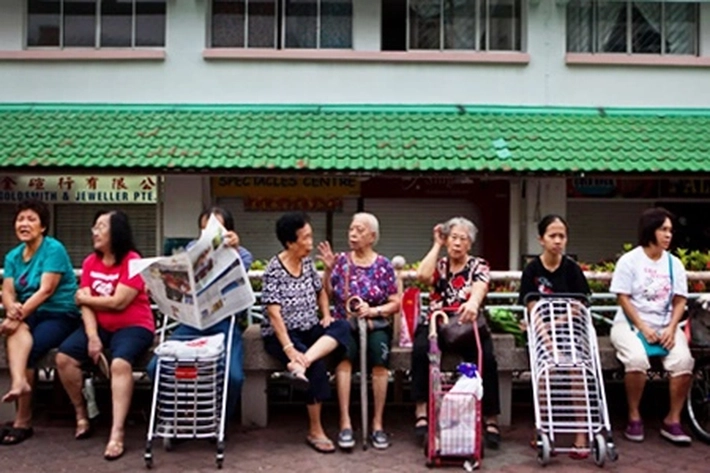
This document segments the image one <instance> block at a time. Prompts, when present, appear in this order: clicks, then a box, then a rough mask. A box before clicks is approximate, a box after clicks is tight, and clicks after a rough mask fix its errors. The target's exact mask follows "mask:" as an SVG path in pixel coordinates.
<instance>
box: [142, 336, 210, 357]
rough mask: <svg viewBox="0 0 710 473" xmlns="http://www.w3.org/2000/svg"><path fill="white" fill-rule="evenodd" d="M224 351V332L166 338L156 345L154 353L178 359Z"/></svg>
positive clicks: (208, 355)
mask: <svg viewBox="0 0 710 473" xmlns="http://www.w3.org/2000/svg"><path fill="white" fill-rule="evenodd" d="M223 351H224V334H223V333H218V334H217V335H211V336H209V337H199V338H193V339H192V340H167V341H164V342H163V343H161V344H160V345H158V347H157V348H156V349H155V354H156V355H158V356H159V357H161V358H163V357H169V358H177V359H178V360H180V359H192V358H198V359H199V358H209V357H214V356H218V355H221V354H222V352H223Z"/></svg>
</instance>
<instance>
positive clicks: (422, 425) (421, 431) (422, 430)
mask: <svg viewBox="0 0 710 473" xmlns="http://www.w3.org/2000/svg"><path fill="white" fill-rule="evenodd" d="M428 433H429V418H428V417H427V416H417V419H416V421H415V423H414V435H416V436H417V438H424V437H425V436H426V434H428Z"/></svg>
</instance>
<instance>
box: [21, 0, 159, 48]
mask: <svg viewBox="0 0 710 473" xmlns="http://www.w3.org/2000/svg"><path fill="white" fill-rule="evenodd" d="M30 1H31V0H27V1H26V2H25V8H24V25H23V26H24V38H23V39H24V49H25V50H50V51H54V50H59V51H67V50H69V51H71V50H79V49H86V48H90V49H96V50H103V51H111V50H120V49H124V50H125V49H131V50H143V49H165V43H166V40H167V38H166V36H167V17H168V0H162V1H163V3H164V4H165V15H164V20H165V32H166V33H165V37H163V45H162V46H136V10H137V2H138V0H130V1H131V45H130V46H101V4H102V2H103V0H94V4H95V5H96V15H95V16H96V20H95V25H94V44H93V46H65V45H64V3H65V1H67V0H58V1H59V44H58V45H57V46H31V45H30V44H29V35H30V31H29V22H30V11H29V10H30ZM158 1H161V0H158Z"/></svg>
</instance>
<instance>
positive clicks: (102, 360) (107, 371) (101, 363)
mask: <svg viewBox="0 0 710 473" xmlns="http://www.w3.org/2000/svg"><path fill="white" fill-rule="evenodd" d="M96 365H97V366H98V367H99V371H100V372H101V374H102V375H103V376H104V378H106V379H108V380H110V379H111V365H110V364H109V362H108V360H107V359H106V355H104V354H103V353H99V357H98V358H97V360H96Z"/></svg>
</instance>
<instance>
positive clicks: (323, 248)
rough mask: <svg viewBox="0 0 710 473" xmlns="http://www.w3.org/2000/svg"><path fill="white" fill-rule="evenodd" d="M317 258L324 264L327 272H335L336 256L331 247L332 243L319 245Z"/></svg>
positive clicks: (325, 242) (324, 242) (323, 242)
mask: <svg viewBox="0 0 710 473" xmlns="http://www.w3.org/2000/svg"><path fill="white" fill-rule="evenodd" d="M317 258H318V259H319V260H321V261H322V262H323V264H324V265H325V269H326V270H327V271H332V270H333V266H335V254H334V253H333V249H332V248H331V247H330V243H328V242H327V241H322V242H320V243H318V256H317Z"/></svg>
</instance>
